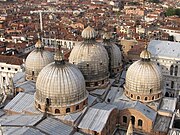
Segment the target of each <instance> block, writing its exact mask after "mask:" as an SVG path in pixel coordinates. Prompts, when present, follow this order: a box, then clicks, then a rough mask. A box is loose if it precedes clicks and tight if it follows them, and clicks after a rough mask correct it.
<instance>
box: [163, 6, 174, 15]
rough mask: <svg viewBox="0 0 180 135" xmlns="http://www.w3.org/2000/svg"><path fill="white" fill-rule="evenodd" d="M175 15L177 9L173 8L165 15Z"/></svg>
mask: <svg viewBox="0 0 180 135" xmlns="http://www.w3.org/2000/svg"><path fill="white" fill-rule="evenodd" d="M175 14H176V13H175V9H174V8H172V7H170V8H168V9H167V10H166V13H165V15H166V16H172V15H175Z"/></svg>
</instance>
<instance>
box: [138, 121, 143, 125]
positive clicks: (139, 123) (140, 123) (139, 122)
mask: <svg viewBox="0 0 180 135" xmlns="http://www.w3.org/2000/svg"><path fill="white" fill-rule="evenodd" d="M142 124H143V121H142V120H141V119H139V120H138V126H140V127H142Z"/></svg>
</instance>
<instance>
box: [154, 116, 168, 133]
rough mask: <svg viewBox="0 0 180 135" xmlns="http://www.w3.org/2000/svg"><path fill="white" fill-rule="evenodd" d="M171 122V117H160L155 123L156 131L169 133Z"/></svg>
mask: <svg viewBox="0 0 180 135" xmlns="http://www.w3.org/2000/svg"><path fill="white" fill-rule="evenodd" d="M170 122H171V117H167V116H161V115H158V116H157V118H156V121H155V123H154V124H155V125H154V130H155V131H161V132H166V133H167V131H168V129H169V124H170Z"/></svg>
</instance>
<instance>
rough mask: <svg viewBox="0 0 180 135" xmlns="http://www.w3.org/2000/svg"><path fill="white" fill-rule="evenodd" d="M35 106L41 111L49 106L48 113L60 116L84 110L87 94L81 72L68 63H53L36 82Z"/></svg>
mask: <svg viewBox="0 0 180 135" xmlns="http://www.w3.org/2000/svg"><path fill="white" fill-rule="evenodd" d="M47 102H48V103H47ZM35 104H36V107H37V108H38V109H39V110H41V111H45V108H46V107H45V106H46V105H47V104H48V105H47V106H48V113H51V114H58V115H59V114H66V113H71V112H76V111H78V110H81V109H82V108H84V106H85V105H86V104H87V92H86V87H85V81H84V77H83V75H82V73H81V72H80V70H79V69H78V68H77V67H76V66H75V65H73V64H70V63H66V62H63V63H61V62H59V63H58V62H57V63H56V62H53V63H50V64H48V65H47V66H46V67H44V68H43V69H42V70H41V72H40V73H39V75H38V77H37V81H36V94H35Z"/></svg>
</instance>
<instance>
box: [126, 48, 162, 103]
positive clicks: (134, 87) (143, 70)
mask: <svg viewBox="0 0 180 135" xmlns="http://www.w3.org/2000/svg"><path fill="white" fill-rule="evenodd" d="M140 56H141V60H138V61H136V62H134V63H133V64H132V65H131V66H130V67H129V68H128V70H127V73H126V83H125V94H126V96H128V97H129V98H131V99H133V100H140V101H143V102H150V101H154V100H158V99H160V98H161V97H162V90H163V88H162V73H161V71H160V69H159V67H158V66H157V65H156V64H155V63H154V62H152V61H151V60H150V58H151V57H150V56H151V55H150V52H148V51H147V50H145V51H143V52H142V53H141V54H140Z"/></svg>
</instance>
